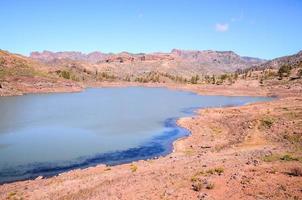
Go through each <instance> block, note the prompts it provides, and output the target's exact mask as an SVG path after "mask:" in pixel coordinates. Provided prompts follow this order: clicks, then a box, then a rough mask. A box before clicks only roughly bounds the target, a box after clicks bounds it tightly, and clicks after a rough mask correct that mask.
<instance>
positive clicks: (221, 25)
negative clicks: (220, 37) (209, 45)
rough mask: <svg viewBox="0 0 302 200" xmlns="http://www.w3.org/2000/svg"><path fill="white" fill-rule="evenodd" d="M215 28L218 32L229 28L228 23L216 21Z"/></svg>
mask: <svg viewBox="0 0 302 200" xmlns="http://www.w3.org/2000/svg"><path fill="white" fill-rule="evenodd" d="M215 30H216V31H218V32H226V31H228V30H229V24H228V23H224V24H221V23H217V24H216V25H215Z"/></svg>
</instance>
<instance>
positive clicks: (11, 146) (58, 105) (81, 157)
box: [0, 87, 270, 182]
mask: <svg viewBox="0 0 302 200" xmlns="http://www.w3.org/2000/svg"><path fill="white" fill-rule="evenodd" d="M264 100H270V99H269V98H261V97H225V96H198V95H195V94H193V93H189V92H181V91H175V90H168V89H164V88H140V87H130V88H106V89H89V90H87V91H85V92H82V93H64V94H35V95H25V96H17V97H1V98H0V113H1V114H0V182H6V181H13V180H18V179H25V178H32V177H35V176H39V175H44V176H48V175H53V174H56V173H59V172H62V171H65V170H69V169H74V168H79V167H87V166H91V165H95V164H98V163H106V164H119V163H124V162H129V161H132V160H137V159H146V158H150V157H154V156H158V155H164V154H167V153H168V152H169V151H170V150H171V144H172V142H173V141H174V140H175V139H177V138H179V137H182V136H184V135H187V134H188V132H187V131H186V130H184V129H182V128H180V127H177V126H176V125H175V121H176V119H177V118H179V117H182V116H188V115H190V114H192V111H193V110H194V109H196V108H200V107H217V106H226V105H243V104H245V103H248V102H255V101H264Z"/></svg>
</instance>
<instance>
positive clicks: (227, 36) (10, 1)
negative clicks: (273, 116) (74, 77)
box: [0, 0, 302, 59]
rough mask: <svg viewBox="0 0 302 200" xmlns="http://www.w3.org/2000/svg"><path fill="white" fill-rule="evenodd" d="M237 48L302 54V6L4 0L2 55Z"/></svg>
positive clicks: (299, 0)
mask: <svg viewBox="0 0 302 200" xmlns="http://www.w3.org/2000/svg"><path fill="white" fill-rule="evenodd" d="M173 48H179V49H188V50H189V49H192V50H206V49H212V50H232V51H235V52H236V53H238V54H240V55H246V56H255V57H260V58H267V59H270V58H275V57H279V56H283V55H288V54H293V53H296V52H298V51H299V50H302V0H259V1H257V0H250V1H247V0H241V1H240V0H234V1H222V0H221V1H215V0H211V1H210V0H204V1H203V0H182V1H180V0H140V1H139V0H137V1H135V0H128V1H126V0H107V1H101V0H98V1H97V0H85V1H84V0H43V1H42V0H19V1H18V0H0V49H4V50H8V51H11V52H14V53H21V54H24V55H28V54H29V53H30V52H31V51H42V50H51V51H66V50H74V51H82V52H86V53H87V52H91V51H95V50H98V51H102V52H114V53H116V52H121V51H129V52H133V53H139V52H157V51H161V52H169V51H170V50H171V49H173Z"/></svg>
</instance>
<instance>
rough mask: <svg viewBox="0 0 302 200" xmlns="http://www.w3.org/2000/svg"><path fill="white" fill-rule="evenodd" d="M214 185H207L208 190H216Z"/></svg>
mask: <svg viewBox="0 0 302 200" xmlns="http://www.w3.org/2000/svg"><path fill="white" fill-rule="evenodd" d="M214 186H215V185H214V183H208V184H207V185H206V189H208V190H212V189H214Z"/></svg>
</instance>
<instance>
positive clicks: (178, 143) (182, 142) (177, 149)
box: [0, 85, 298, 199]
mask: <svg viewBox="0 0 302 200" xmlns="http://www.w3.org/2000/svg"><path fill="white" fill-rule="evenodd" d="M131 86H142V85H131ZM131 86H129V85H127V86H121V87H131ZM101 87H104V86H101ZM105 87H106V86H105ZM107 87H108V86H107ZM109 87H116V86H112V85H110V86H109ZM157 87H158V86H157ZM165 87H166V88H168V89H171V87H170V86H165ZM172 89H179V90H182V91H183V90H185V91H188V90H187V89H188V88H183V87H181V88H172ZM191 92H194V93H196V94H197V95H200V93H197V92H196V91H191ZM216 92H217V91H216ZM214 93H215V91H214ZM216 95H219V94H216ZM222 96H225V95H223V94H222ZM243 96H244V95H243ZM288 98H295V97H282V95H281V96H279V97H278V98H277V99H276V100H272V101H269V103H272V104H275V103H279V102H280V101H284V100H285V101H286V100H287V99H288ZM297 98H298V97H297ZM266 104H268V102H256V103H255V102H254V103H251V104H250V103H249V104H247V105H241V106H235V107H234V106H232V107H223V108H202V109H200V108H198V109H196V110H194V112H193V113H192V116H191V115H190V117H184V118H179V119H177V120H176V126H179V127H180V128H184V129H186V130H187V131H188V132H189V135H188V136H184V137H180V138H178V139H177V140H175V141H173V142H172V151H171V152H170V153H168V154H167V155H165V156H159V157H157V158H156V159H154V158H151V159H148V160H137V161H133V162H131V163H132V164H130V163H126V164H119V165H115V166H113V167H112V168H114V170H115V169H117V170H118V169H120V168H122V169H123V170H125V169H124V168H129V166H130V167H131V166H132V165H135V166H136V165H144V164H145V163H148V162H149V160H150V162H155V163H162V162H163V160H170V159H171V158H177V157H178V156H179V155H180V154H183V149H184V148H186V147H184V146H186V143H190V141H191V140H192V139H193V138H194V137H195V136H196V135H193V134H194V133H195V132H194V126H191V127H190V126H187V125H186V123H184V122H187V121H190V120H191V121H194V120H195V119H194V118H195V115H196V118H200V117H202V116H200V113H202V112H207V111H210V112H212V111H213V110H214V111H215V110H228V109H231V110H232V109H234V110H243V109H245V108H246V107H257V106H260V107H261V106H263V105H266ZM193 114H194V115H193ZM195 134H196V133H195ZM192 145H193V144H192ZM192 145H190V146H192ZM191 148H192V149H194V148H193V147H191ZM202 148H204V149H205V151H207V149H209V150H211V151H212V146H211V145H208V146H204V147H202ZM185 154H186V153H185ZM188 154H189V151H188ZM109 168H111V167H109ZM107 169H108V166H105V165H103V164H99V165H97V166H95V167H88V168H85V169H75V170H70V171H67V172H64V173H62V174H59V175H58V176H54V177H51V178H47V179H41V178H39V177H38V179H37V180H26V181H16V182H12V183H8V184H7V183H5V184H2V185H0V197H1V192H3V191H2V190H3V187H10V186H14V185H16V186H18V185H20V186H21V185H23V184H34V185H35V183H39V182H41V181H51V180H54V179H58V178H59V179H60V178H63V179H64V177H68V176H70V175H71V176H72V175H74V176H75V177H78V176H81V174H85V173H88V174H89V172H90V171H92V172H93V171H100V170H101V171H107ZM109 171H111V169H110V170H109ZM113 177H114V175H113ZM4 191H5V190H4ZM33 199H35V198H33Z"/></svg>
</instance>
